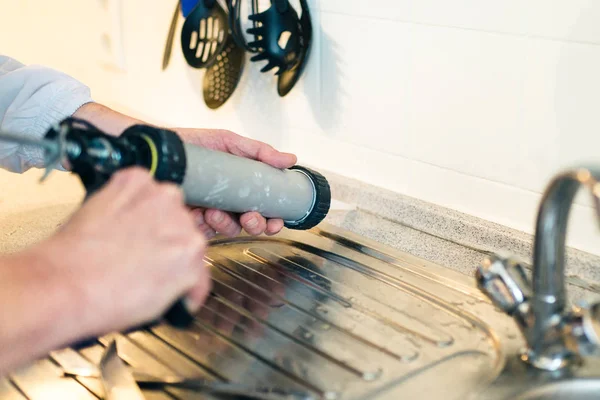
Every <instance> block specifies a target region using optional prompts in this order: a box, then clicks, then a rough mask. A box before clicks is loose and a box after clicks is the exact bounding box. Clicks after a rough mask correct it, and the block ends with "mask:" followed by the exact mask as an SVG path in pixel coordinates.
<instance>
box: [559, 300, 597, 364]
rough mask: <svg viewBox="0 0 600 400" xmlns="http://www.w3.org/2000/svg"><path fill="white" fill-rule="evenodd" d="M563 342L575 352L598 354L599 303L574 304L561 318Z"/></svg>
mask: <svg viewBox="0 0 600 400" xmlns="http://www.w3.org/2000/svg"><path fill="white" fill-rule="evenodd" d="M563 332H564V333H565V343H566V346H567V348H568V349H569V350H571V351H572V352H573V353H575V354H581V355H598V354H600V303H595V304H593V305H592V306H576V307H574V309H573V311H572V312H571V313H570V314H568V315H567V316H566V317H565V319H564V320H563Z"/></svg>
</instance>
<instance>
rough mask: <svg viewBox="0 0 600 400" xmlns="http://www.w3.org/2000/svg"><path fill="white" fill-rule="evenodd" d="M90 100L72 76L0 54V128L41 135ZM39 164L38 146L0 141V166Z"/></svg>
mask: <svg viewBox="0 0 600 400" xmlns="http://www.w3.org/2000/svg"><path fill="white" fill-rule="evenodd" d="M91 101H92V98H91V94H90V89H89V88H88V87H87V86H85V85H84V84H82V83H81V82H79V81H77V80H76V79H74V78H72V77H70V76H68V75H66V74H64V73H62V72H59V71H56V70H53V69H50V68H46V67H43V66H38V65H28V66H25V65H23V64H21V63H20V62H18V61H16V60H14V59H12V58H10V57H7V56H2V55H0V132H7V133H11V134H17V135H23V136H26V137H30V138H41V137H43V136H44V135H45V134H46V132H47V131H48V130H49V129H50V127H51V126H52V125H54V124H55V123H57V122H60V121H61V120H63V119H64V118H66V117H69V116H71V115H72V114H73V113H74V112H75V111H77V109H78V108H79V107H81V106H82V105H84V104H86V103H89V102H91ZM42 167H44V156H43V152H42V150H41V148H38V147H37V146H29V145H18V144H15V143H7V142H3V141H0V168H4V169H7V170H9V171H12V172H24V171H27V170H28V169H30V168H42Z"/></svg>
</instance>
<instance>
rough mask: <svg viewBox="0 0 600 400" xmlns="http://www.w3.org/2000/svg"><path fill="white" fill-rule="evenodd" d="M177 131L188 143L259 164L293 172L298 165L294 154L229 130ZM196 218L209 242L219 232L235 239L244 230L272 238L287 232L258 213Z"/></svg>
mask: <svg viewBox="0 0 600 400" xmlns="http://www.w3.org/2000/svg"><path fill="white" fill-rule="evenodd" d="M175 131H176V132H177V133H178V134H179V135H180V136H181V138H182V139H183V140H184V141H186V142H188V143H192V144H196V145H199V146H202V147H206V148H208V149H212V150H218V151H223V152H226V153H230V154H234V155H237V156H241V157H246V158H250V159H253V160H258V161H261V162H264V163H266V164H269V165H271V166H273V167H275V168H280V169H284V168H289V167H291V166H293V165H295V164H296V161H297V158H296V156H295V155H293V154H289V153H282V152H279V151H277V150H275V149H274V148H273V147H272V146H270V145H268V144H266V143H262V142H259V141H256V140H252V139H248V138H245V137H243V136H240V135H237V134H235V133H233V132H230V131H227V130H220V129H186V128H178V129H175ZM192 214H193V215H194V218H195V219H196V223H197V225H198V227H199V229H200V230H201V231H202V232H203V233H204V234H205V235H206V237H208V238H209V239H210V238H212V237H213V236H215V234H216V233H217V232H218V233H221V234H223V235H225V236H228V237H235V236H237V235H239V234H240V232H241V230H242V228H243V229H244V230H245V231H246V232H248V233H249V234H251V235H255V236H258V235H262V234H263V233H264V234H266V235H269V236H270V235H275V234H277V233H279V231H281V229H282V228H283V220H281V219H266V218H264V217H263V216H262V215H260V214H259V213H258V212H248V213H244V214H242V215H235V214H232V213H228V212H224V211H221V210H215V209H204V208H195V209H194V210H192Z"/></svg>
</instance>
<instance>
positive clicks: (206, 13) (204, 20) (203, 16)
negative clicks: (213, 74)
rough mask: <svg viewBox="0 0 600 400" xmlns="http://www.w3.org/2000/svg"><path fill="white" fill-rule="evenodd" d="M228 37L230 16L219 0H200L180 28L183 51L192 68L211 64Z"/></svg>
mask: <svg viewBox="0 0 600 400" xmlns="http://www.w3.org/2000/svg"><path fill="white" fill-rule="evenodd" d="M228 37H229V21H228V17H227V13H226V12H225V10H224V9H223V7H222V6H221V4H219V2H218V1H217V0H200V1H199V2H198V4H196V7H194V9H193V10H192V12H191V13H190V15H188V17H187V18H186V20H185V22H184V23H183V27H182V29H181V48H182V51H183V55H184V57H185V60H186V62H187V63H188V65H189V66H191V67H193V68H206V67H209V66H210V65H212V63H213V62H214V61H215V59H216V57H217V55H218V54H220V53H221V52H222V51H223V49H224V48H225V45H226V43H227V38H228Z"/></svg>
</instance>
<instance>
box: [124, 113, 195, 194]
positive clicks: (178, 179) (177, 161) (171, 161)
mask: <svg viewBox="0 0 600 400" xmlns="http://www.w3.org/2000/svg"><path fill="white" fill-rule="evenodd" d="M121 136H122V137H124V138H128V139H129V140H135V139H138V140H139V139H140V138H141V137H142V136H146V137H148V138H149V139H150V140H151V141H152V142H153V143H154V146H155V147H156V153H157V154H156V157H157V160H156V161H157V168H156V172H155V173H154V178H155V179H156V180H157V181H160V182H173V183H176V184H178V185H181V184H182V183H183V178H184V177H185V172H186V168H187V159H186V154H185V147H184V145H183V141H182V140H181V138H180V137H179V135H177V133H175V132H173V131H169V130H166V129H159V128H154V127H152V126H148V125H133V126H131V127H129V128H128V129H126V130H125V131H124V132H123V133H122V135H121ZM140 143H144V141H141V142H140Z"/></svg>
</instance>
